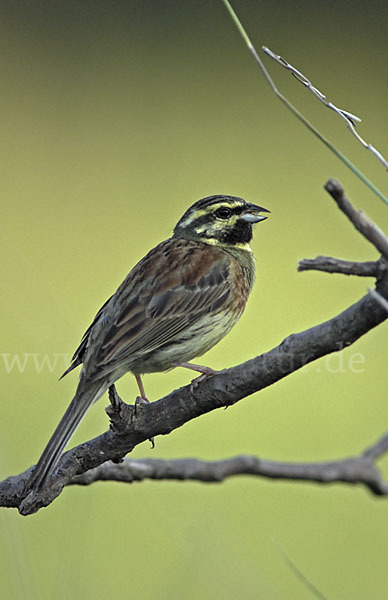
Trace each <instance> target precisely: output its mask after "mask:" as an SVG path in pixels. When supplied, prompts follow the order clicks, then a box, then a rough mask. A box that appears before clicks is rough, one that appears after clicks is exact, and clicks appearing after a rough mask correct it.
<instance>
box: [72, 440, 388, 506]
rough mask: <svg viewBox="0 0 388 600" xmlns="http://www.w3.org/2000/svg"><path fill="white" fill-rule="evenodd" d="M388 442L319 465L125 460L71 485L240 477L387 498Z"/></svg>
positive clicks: (249, 459) (254, 459) (244, 459)
mask: <svg viewBox="0 0 388 600" xmlns="http://www.w3.org/2000/svg"><path fill="white" fill-rule="evenodd" d="M387 440H388V434H385V435H384V437H383V438H382V439H379V440H377V442H375V443H374V444H373V445H372V446H370V447H369V448H368V449H367V450H365V451H364V452H362V453H361V454H360V455H359V456H356V457H353V458H344V459H341V460H334V461H328V462H316V463H314V462H313V463H291V462H278V461H271V460H266V459H262V458H259V457H258V456H250V455H240V456H234V457H233V458H227V459H224V460H218V461H205V460H199V459H197V458H183V459H173V460H164V459H153V458H144V459H137V460H133V459H131V458H125V459H124V461H123V462H122V463H120V464H114V463H111V462H107V463H104V464H102V465H100V466H98V467H96V468H95V469H91V470H90V471H88V472H87V473H83V474H82V475H78V476H76V477H74V478H73V479H72V481H71V482H70V483H71V484H72V485H91V484H92V483H94V482H95V481H121V482H125V483H134V482H135V481H144V480H145V479H154V480H161V479H164V480H174V481H187V480H190V481H201V482H203V483H221V482H222V481H224V480H225V479H229V478H230V477H236V476H237V475H240V476H241V475H251V476H255V477H265V478H267V479H283V480H285V481H290V480H292V481H304V482H315V483H320V484H329V483H344V484H347V485H358V484H360V485H364V486H365V487H366V488H367V489H368V490H369V491H370V492H372V494H375V495H378V496H386V495H388V482H386V481H384V479H383V477H382V475H381V473H380V471H379V469H378V468H377V466H376V464H375V461H376V460H377V459H378V458H380V456H381V455H382V454H383V453H385V452H387V450H388V447H387Z"/></svg>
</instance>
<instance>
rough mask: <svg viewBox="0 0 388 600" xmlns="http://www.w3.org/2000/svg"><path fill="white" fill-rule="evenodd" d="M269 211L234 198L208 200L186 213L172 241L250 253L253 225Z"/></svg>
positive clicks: (216, 197)
mask: <svg viewBox="0 0 388 600" xmlns="http://www.w3.org/2000/svg"><path fill="white" fill-rule="evenodd" d="M262 212H265V213H269V212H270V211H269V210H267V209H266V208H263V207H261V206H257V205H256V204H250V203H249V202H246V201H245V200H243V199H242V198H238V197H237V196H209V197H207V198H203V199H202V200H198V202H195V204H193V205H192V206H190V208H189V209H188V210H187V211H186V212H185V214H184V215H183V217H182V218H181V219H180V220H179V221H178V223H177V224H176V226H175V229H174V237H181V238H185V239H189V240H198V241H201V242H205V243H206V244H211V245H213V246H224V247H231V246H233V247H240V248H244V249H249V242H250V241H251V239H252V225H253V224H255V223H259V222H260V221H264V219H266V218H267V217H266V216H265V215H261V214H260V213H262Z"/></svg>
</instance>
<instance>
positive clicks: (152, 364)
mask: <svg viewBox="0 0 388 600" xmlns="http://www.w3.org/2000/svg"><path fill="white" fill-rule="evenodd" d="M262 212H269V211H268V210H267V209H265V208H262V207H260V206H256V205H255V204H250V203H248V202H245V200H243V199H242V198H238V197H235V196H209V197H208V198H203V199H202V200H199V201H198V202H196V203H195V204H193V205H192V206H191V207H190V208H189V209H188V210H187V211H186V212H185V214H184V215H183V217H182V218H181V219H180V220H179V221H178V223H177V225H176V226H175V229H174V233H173V236H172V237H171V238H169V239H168V240H166V241H164V242H162V243H161V244H159V245H158V246H156V247H155V248H153V249H152V250H151V251H150V252H149V253H148V254H147V255H146V256H145V257H144V258H143V259H142V260H141V261H140V262H139V263H138V264H137V265H136V266H135V267H134V268H133V269H132V271H130V273H129V274H128V275H127V277H126V278H125V279H124V281H123V283H122V284H121V285H120V287H119V288H118V290H117V291H116V292H115V293H114V294H113V296H111V297H110V298H109V300H108V301H107V302H106V303H105V304H104V305H103V306H102V308H101V309H100V310H99V311H98V313H97V315H96V316H95V318H94V321H93V323H92V324H91V325H90V327H89V329H88V330H87V331H86V332H85V335H84V336H83V338H82V341H81V343H80V345H79V347H78V348H77V350H76V351H75V353H74V356H73V358H72V363H71V365H70V367H69V368H68V369H67V371H65V373H64V374H63V376H64V375H66V374H67V373H69V372H70V371H72V370H73V369H74V368H75V367H77V366H78V365H81V364H83V366H82V370H81V374H80V380H79V384H78V387H77V390H76V393H75V396H74V398H73V400H72V402H71V404H70V406H69V407H68V409H67V411H66V412H65V414H64V416H63V418H62V420H61V421H60V423H59V425H58V426H57V428H56V430H55V432H54V434H53V435H52V437H51V439H50V441H49V442H48V444H47V446H46V448H45V450H44V451H43V454H42V456H41V458H40V459H39V462H38V464H37V466H36V467H35V469H34V471H33V473H32V476H31V479H30V482H29V487H30V489H35V490H38V489H39V488H40V487H41V486H42V485H43V483H44V482H45V480H46V479H47V477H48V476H49V475H50V474H51V473H52V472H53V470H54V468H55V466H56V464H57V462H58V460H59V458H60V455H61V453H62V451H63V449H64V448H65V446H66V444H67V442H68V441H69V439H70V437H71V436H72V434H73V433H74V431H75V429H76V427H77V426H78V424H79V422H80V421H81V419H82V417H83V416H84V414H85V413H86V411H87V410H88V408H89V407H90V406H91V404H93V402H95V401H96V400H98V399H99V398H100V397H101V396H102V395H103V394H104V393H105V392H106V391H107V389H108V388H111V386H113V384H114V382H115V381H116V380H117V379H119V378H120V377H122V375H124V374H125V373H127V372H128V371H129V372H131V373H133V374H134V375H135V377H136V381H137V383H138V386H139V390H140V395H141V397H142V399H143V400H144V401H146V402H148V399H147V397H146V395H145V392H144V387H143V383H142V380H141V376H142V375H143V374H144V373H156V372H158V371H167V370H169V369H172V368H174V367H177V366H182V367H186V368H189V369H192V370H194V371H198V372H200V373H203V374H205V375H206V374H209V373H212V372H214V371H212V370H211V369H209V368H207V367H202V366H200V365H193V364H191V363H189V362H188V361H190V360H191V359H193V358H194V357H196V356H200V355H202V354H204V352H206V351H207V350H209V349H210V348H212V347H213V346H214V345H215V344H217V342H219V341H220V340H221V339H222V338H223V337H224V336H225V335H226V334H227V333H228V332H229V331H230V329H231V328H232V327H233V326H234V325H235V323H236V322H237V321H238V319H239V318H240V316H241V314H242V312H243V311H244V308H245V305H246V302H247V299H248V296H249V293H250V291H251V288H252V285H253V282H254V278H255V261H254V258H253V256H252V252H251V249H250V247H249V242H250V241H251V239H252V225H253V224H254V223H258V222H259V221H263V220H264V219H266V218H267V217H265V216H263V215H260V213H262Z"/></svg>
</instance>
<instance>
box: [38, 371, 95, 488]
mask: <svg viewBox="0 0 388 600" xmlns="http://www.w3.org/2000/svg"><path fill="white" fill-rule="evenodd" d="M105 390H106V387H105V386H101V382H99V383H98V384H97V383H95V384H94V385H93V384H91V385H90V386H89V387H87V388H86V387H85V386H83V385H82V387H81V382H80V385H79V386H78V389H77V392H76V394H75V396H74V398H73V400H72V401H71V403H70V405H69V407H68V409H67V410H66V412H65V414H64V415H63V417H62V419H61V421H60V422H59V425H58V426H57V428H56V429H55V431H54V433H53V435H52V436H51V438H50V440H49V442H48V444H47V446H46V448H45V449H44V450H43V453H42V456H41V457H40V459H39V461H38V463H37V465H36V467H35V469H34V471H33V473H32V475H31V478H30V480H29V482H28V487H29V489H31V490H32V489H34V490H35V491H38V490H39V489H40V488H41V487H42V486H43V484H44V482H45V481H46V479H47V478H48V477H49V475H51V473H52V472H53V471H54V469H55V467H56V465H57V463H58V461H59V458H60V456H61V454H62V452H63V450H64V448H65V446H66V444H67V443H68V441H69V440H70V438H71V436H72V435H73V433H74V431H75V430H76V428H77V426H78V425H79V423H80V422H81V420H82V418H83V416H84V415H85V413H86V411H87V410H88V408H89V407H90V406H91V405H92V404H93V403H94V402H95V401H96V400H98V398H100V397H101V396H102V394H103V393H104V392H105Z"/></svg>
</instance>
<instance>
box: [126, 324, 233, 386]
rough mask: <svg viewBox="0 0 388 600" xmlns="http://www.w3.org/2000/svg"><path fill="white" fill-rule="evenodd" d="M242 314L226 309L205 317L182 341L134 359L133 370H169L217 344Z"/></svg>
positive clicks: (130, 368)
mask: <svg viewBox="0 0 388 600" xmlns="http://www.w3.org/2000/svg"><path fill="white" fill-rule="evenodd" d="M239 318H240V315H236V314H232V313H229V314H228V315H225V314H224V313H222V314H218V315H212V318H211V319H210V323H209V319H208V318H207V317H205V318H203V319H201V321H198V322H197V323H195V324H194V325H192V326H191V327H190V329H189V330H187V331H184V332H182V333H181V334H180V337H179V341H177V342H176V343H170V344H168V345H166V346H164V347H163V346H162V347H161V348H159V349H157V350H154V351H153V352H151V353H150V354H148V355H146V356H141V357H139V358H137V359H135V360H132V362H131V365H130V367H129V369H128V370H129V371H131V372H132V373H134V374H135V375H137V374H142V373H156V372H158V371H167V370H168V369H171V368H173V367H174V364H173V363H176V362H188V361H190V360H192V359H193V358H196V357H197V356H201V355H202V354H204V353H205V352H207V351H208V350H210V348H212V347H213V346H215V345H216V344H217V343H218V342H219V341H220V340H222V338H223V337H225V336H226V334H227V333H229V331H230V330H231V329H232V327H233V326H234V325H235V324H236V323H237V321H238V319H239Z"/></svg>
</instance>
